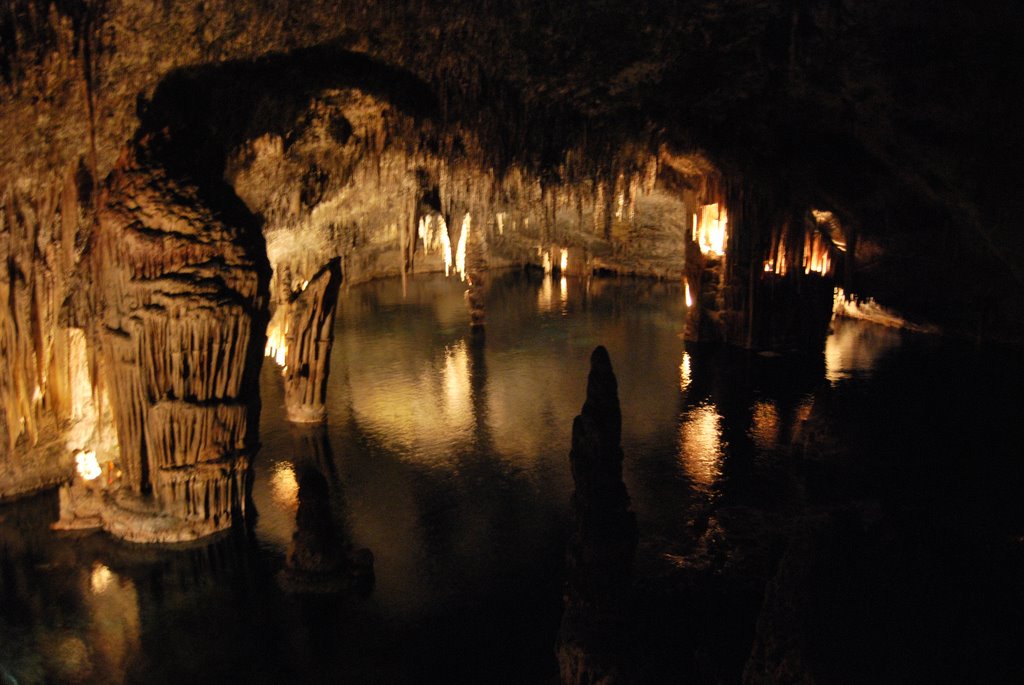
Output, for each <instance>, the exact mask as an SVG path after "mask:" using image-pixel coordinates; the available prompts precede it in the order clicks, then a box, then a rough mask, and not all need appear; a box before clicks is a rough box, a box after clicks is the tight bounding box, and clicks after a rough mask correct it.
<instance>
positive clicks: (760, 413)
mask: <svg viewBox="0 0 1024 685" xmlns="http://www.w3.org/2000/svg"><path fill="white" fill-rule="evenodd" d="M750 433H751V437H753V439H754V444H755V445H756V446H757V449H759V450H762V451H767V450H770V449H773V448H774V447H775V446H776V445H778V443H779V412H778V409H777V408H776V406H775V402H774V401H773V400H758V401H757V402H755V403H754V424H753V426H751V429H750Z"/></svg>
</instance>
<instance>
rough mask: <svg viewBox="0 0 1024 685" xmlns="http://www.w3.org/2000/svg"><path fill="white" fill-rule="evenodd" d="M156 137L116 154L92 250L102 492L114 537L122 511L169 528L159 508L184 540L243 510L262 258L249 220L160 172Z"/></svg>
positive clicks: (261, 309)
mask: <svg viewBox="0 0 1024 685" xmlns="http://www.w3.org/2000/svg"><path fill="white" fill-rule="evenodd" d="M161 142H162V141H154V140H152V139H148V138H145V137H143V138H142V139H140V140H139V141H137V142H136V143H133V144H132V146H131V147H129V149H128V150H127V151H126V152H125V154H124V156H123V157H122V160H121V162H120V164H119V166H118V168H117V169H116V170H115V171H114V172H113V173H112V175H111V177H110V178H109V179H108V181H107V183H106V185H105V188H104V191H103V194H102V196H101V199H100V202H101V208H100V212H99V227H98V230H97V232H96V234H95V236H94V244H93V247H92V249H93V253H92V259H93V260H94V261H93V269H94V270H93V277H94V279H95V283H96V286H97V287H96V289H95V291H94V293H93V296H94V303H93V307H94V311H95V312H96V314H97V320H96V321H95V323H94V325H95V327H96V344H97V346H98V347H99V349H100V365H101V368H102V369H103V375H102V378H103V379H104V380H105V381H106V382H107V383H108V384H109V388H108V391H109V394H110V401H111V405H112V408H113V414H114V422H115V424H116V427H117V433H118V442H119V445H120V450H121V469H122V470H123V472H124V484H123V485H124V488H123V489H124V490H125V492H121V493H119V496H118V497H111V498H109V504H110V508H111V514H110V516H109V517H105V518H104V524H105V526H107V527H111V526H116V527H117V528H118V529H119V530H121V531H122V534H123V533H124V529H125V527H128V528H130V527H131V524H128V523H126V522H125V518H126V515H125V512H126V511H129V512H131V514H132V517H134V518H141V519H144V518H145V517H146V516H148V515H150V514H153V515H156V516H159V517H160V518H161V520H162V523H161V524H160V525H159V526H157V529H159V530H160V531H164V530H165V529H167V528H173V525H172V524H169V523H168V522H167V521H165V520H163V519H165V518H167V517H169V518H170V519H172V520H177V521H179V522H181V524H182V531H183V533H182V536H183V537H185V538H186V539H187V538H191V537H198V536H201V535H205V534H209V533H211V532H214V531H217V530H221V529H224V528H227V527H229V526H230V525H231V524H232V521H233V519H234V515H235V514H238V513H244V509H245V503H246V497H247V484H248V478H249V459H250V458H251V455H252V450H253V449H254V446H255V445H254V434H253V431H254V427H255V416H256V413H255V412H256V411H257V409H258V404H257V403H256V398H257V388H256V382H257V377H258V370H259V365H260V360H261V359H262V348H263V327H264V326H265V321H266V317H265V311H266V306H267V272H268V268H267V264H266V257H265V252H264V251H263V247H262V239H261V237H260V236H259V233H258V232H254V230H253V228H252V224H251V221H247V220H246V217H245V215H244V213H239V214H236V215H233V216H230V217H227V216H225V215H224V214H223V213H218V212H214V211H212V210H210V209H207V205H206V202H205V201H204V199H203V196H202V194H201V193H200V192H199V190H198V189H197V188H195V187H194V186H190V185H188V183H187V182H185V181H179V180H175V179H173V178H171V176H170V175H169V174H168V172H167V171H166V170H165V169H164V168H163V167H162V166H161V165H160V163H159V162H158V161H157V159H156V158H155V157H154V155H153V149H154V148H155V147H157V146H158V145H159V144H160V143H161ZM130 496H134V497H136V498H140V502H139V504H138V505H134V504H128V503H127V500H126V498H129V497H130ZM149 498H152V499H153V500H154V502H153V503H152V504H155V509H154V508H153V506H152V505H151V504H150V503H149V502H148V501H147V500H148V499H149ZM116 509H120V510H121V511H119V512H115V511H114V510H116ZM108 519H109V520H108ZM115 522H116V523H115ZM139 526H141V527H142V528H147V526H146V525H145V524H144V523H139ZM158 534H159V535H172V536H173V537H176V538H177V537H179V536H177V535H176V534H171V533H164V532H160V533H158ZM128 537H130V538H132V539H139V538H140V537H141V538H142V539H145V537H146V536H145V534H142V535H128Z"/></svg>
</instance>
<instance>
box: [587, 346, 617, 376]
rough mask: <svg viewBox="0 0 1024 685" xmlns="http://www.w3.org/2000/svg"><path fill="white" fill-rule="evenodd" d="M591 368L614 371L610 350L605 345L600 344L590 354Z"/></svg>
mask: <svg viewBox="0 0 1024 685" xmlns="http://www.w3.org/2000/svg"><path fill="white" fill-rule="evenodd" d="M590 368H591V370H598V369H600V370H602V371H604V370H605V369H607V370H608V372H609V373H611V371H612V358H611V357H610V356H608V350H606V349H605V347H604V345H598V346H597V347H595V348H594V351H593V352H592V353H591V354H590Z"/></svg>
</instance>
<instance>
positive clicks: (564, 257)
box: [561, 247, 569, 271]
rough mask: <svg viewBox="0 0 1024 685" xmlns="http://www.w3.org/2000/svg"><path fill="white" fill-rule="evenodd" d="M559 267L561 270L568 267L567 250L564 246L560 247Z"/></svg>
mask: <svg viewBox="0 0 1024 685" xmlns="http://www.w3.org/2000/svg"><path fill="white" fill-rule="evenodd" d="M561 268H562V271H565V270H566V269H568V268H569V250H567V249H566V248H564V247H563V248H562V259H561Z"/></svg>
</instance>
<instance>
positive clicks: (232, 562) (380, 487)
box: [0, 273, 1024, 683]
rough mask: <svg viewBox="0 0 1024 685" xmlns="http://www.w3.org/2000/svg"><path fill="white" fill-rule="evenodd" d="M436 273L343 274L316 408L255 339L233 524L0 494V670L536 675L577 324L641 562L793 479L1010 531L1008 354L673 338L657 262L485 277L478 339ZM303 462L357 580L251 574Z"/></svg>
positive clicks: (798, 491)
mask: <svg viewBox="0 0 1024 685" xmlns="http://www.w3.org/2000/svg"><path fill="white" fill-rule="evenodd" d="M463 289H464V287H463V286H462V285H461V284H460V283H458V281H455V280H451V279H444V278H441V277H439V276H422V277H417V278H413V279H411V280H410V281H409V282H408V284H407V287H406V288H405V289H404V290H403V287H402V284H401V283H400V282H398V281H379V282H374V283H370V284H366V285H361V286H357V287H353V288H351V289H350V290H348V291H347V292H344V293H343V295H342V297H341V301H340V304H339V312H338V319H337V322H336V330H335V335H336V338H335V344H334V352H333V356H332V360H331V378H330V384H329V391H328V424H327V426H326V428H324V429H316V428H308V427H307V428H302V427H296V426H293V425H290V424H288V423H287V422H286V421H285V420H284V410H283V406H282V404H283V389H282V385H281V377H280V370H279V369H278V368H277V367H276V366H275V365H274V364H273V362H272V361H271V360H267V363H266V364H265V366H264V371H263V376H262V381H261V383H262V385H261V391H262V399H263V412H262V419H261V424H260V432H261V441H262V448H261V451H260V453H259V455H258V456H257V458H256V460H255V483H254V489H253V499H254V503H255V509H256V511H257V512H258V515H257V517H256V518H255V523H254V525H253V526H252V529H251V530H250V531H248V532H246V531H237V532H236V533H234V534H232V535H229V536H225V537H223V538H221V539H219V540H217V541H215V542H213V543H210V544H205V545H200V546H193V547H190V548H185V549H156V548H149V547H133V546H130V545H126V544H122V543H119V542H116V541H112V540H110V539H107V538H106V537H104V536H102V535H92V536H82V537H67V536H60V535H57V534H55V533H51V532H49V530H48V529H47V524H48V523H49V521H52V520H54V519H55V518H56V497H55V496H54V495H52V494H46V495H41V496H38V497H35V498H32V499H29V500H24V501H21V502H18V503H14V504H10V505H6V506H3V507H0V667H2V668H3V671H0V682H2V683H8V682H12V681H13V682H18V683H33V682H102V683H119V682H150V683H160V682H168V683H172V682H173V683H178V682H250V683H262V682H266V683H286V682H319V681H331V682H341V681H346V682H549V681H551V680H552V679H553V678H557V675H556V674H557V670H556V669H557V667H556V663H555V659H554V652H553V646H554V641H555V637H556V633H557V629H558V623H559V619H560V614H561V601H562V582H561V570H562V563H563V557H564V545H565V541H566V538H567V535H568V530H569V525H570V518H569V517H570V510H569V498H570V494H571V492H572V479H571V476H570V472H569V464H568V451H569V445H570V431H571V426H572V419H573V417H574V416H575V415H576V414H577V413H578V412H579V409H580V406H581V405H582V402H583V399H584V394H585V387H586V376H587V371H588V359H589V355H590V352H591V350H592V349H593V347H594V346H595V345H598V344H602V345H604V346H605V347H607V348H608V350H609V353H610V355H611V358H612V362H613V365H614V368H615V372H616V375H617V377H618V382H619V394H620V402H621V404H622V413H623V447H624V450H625V454H626V462H625V465H624V479H625V481H626V485H627V488H628V490H629V492H630V495H631V497H632V500H633V509H634V510H635V512H636V513H637V519H638V524H639V528H640V531H641V541H640V548H639V552H638V557H637V573H638V575H639V576H640V577H641V579H642V578H644V577H650V576H658V575H661V576H664V575H665V574H670V573H672V572H673V571H672V569H685V568H687V567H688V566H693V565H694V564H696V563H697V562H695V561H694V560H695V559H696V558H697V557H698V556H700V555H701V554H705V555H706V553H707V544H708V543H707V539H708V537H709V535H708V531H709V530H713V531H715V534H716V535H719V536H728V535H735V536H736V539H737V540H738V542H737V543H736V544H735V545H734V546H733V549H734V550H740V551H742V550H743V549H745V545H746V546H747V547H750V548H751V549H753V548H756V547H757V546H758V545H759V544H761V543H760V541H759V540H755V539H754V538H757V537H762V538H763V537H764V535H763V534H762V532H759V531H761V529H759V528H758V527H757V526H750V525H747V524H739V525H734V526H733V527H732V529H730V526H729V521H730V520H731V521H736V520H741V519H742V520H751V519H752V518H753V519H756V520H757V521H759V522H760V524H759V525H761V527H762V529H763V528H764V526H765V524H764V521H765V520H768V521H778V520H785V517H786V516H792V514H793V512H794V511H802V510H804V509H806V508H807V507H808V506H813V505H814V502H815V501H816V500H827V501H832V502H836V501H838V502H846V501H851V502H852V501H857V502H859V501H862V500H865V499H868V500H871V501H873V502H879V503H880V505H879V506H891V505H892V504H893V502H895V501H898V502H900V506H902V503H903V502H904V501H906V502H908V503H910V504H912V505H914V506H920V507H922V508H925V509H928V510H929V511H931V510H932V509H931V508H932V507H940V508H941V509H942V511H943V512H946V513H949V514H950V515H952V516H956V517H958V520H959V521H962V522H963V525H964V526H966V527H967V529H968V530H969V531H972V532H971V533H970V534H971V535H973V534H974V532H978V534H980V535H983V536H986V537H992V538H993V539H998V540H1004V539H1005V540H1011V541H1012V540H1013V539H1015V538H1014V536H1015V535H1024V526H1022V521H1024V515H1022V508H1021V505H1020V501H1019V497H1018V494H1019V487H1020V485H1021V483H1022V481H1024V479H1022V478H1021V469H1020V466H1019V464H1018V460H1019V457H1017V456H1016V455H1015V454H1014V456H1013V458H1011V456H1010V453H1008V452H1006V451H1005V450H1006V449H1011V448H1008V447H1007V446H1009V445H1012V444H1014V441H1015V440H1017V439H1018V438H1019V437H1020V436H1021V427H1020V425H1019V424H1020V421H1019V418H1020V417H1019V416H1017V421H1016V423H1014V421H1013V418H1012V417H1013V416H1014V413H1015V410H1014V408H1013V405H1007V404H1005V403H1003V402H1002V401H1001V400H1000V397H1001V395H1000V393H1001V392H1002V390H1001V387H1000V386H1006V385H1009V384H1010V381H1008V380H1007V379H1008V378H1013V377H1015V376H1014V375H1013V374H1016V373H1017V371H1018V367H1016V366H1013V363H1014V362H1012V361H1011V362H1004V361H999V362H998V363H997V362H995V361H993V360H992V359H991V358H984V357H982V356H980V355H977V354H975V353H974V352H973V351H972V350H962V349H959V348H957V347H956V346H955V345H952V344H951V343H948V342H944V341H941V340H939V339H924V338H921V337H919V336H912V335H910V334H902V333H900V332H898V331H893V330H891V329H884V328H879V327H876V326H873V325H871V324H863V323H857V322H842V323H841V325H837V326H836V328H835V330H834V332H833V333H832V335H831V336H830V337H829V339H828V343H827V345H826V348H825V350H824V353H823V354H822V355H815V356H813V357H812V358H810V359H806V358H800V359H793V358H789V357H781V358H776V357H764V356H758V355H751V354H748V353H744V352H740V351H734V350H732V351H730V350H722V349H716V348H703V347H687V346H684V344H683V342H682V339H681V332H682V326H683V320H684V314H685V306H684V304H683V296H682V293H681V291H680V288H679V287H678V284H674V283H661V282H655V281H646V280H630V279H590V280H580V279H572V278H570V279H551V278H543V277H541V276H539V275H529V274H524V273H507V274H502V275H500V276H495V277H494V279H493V281H492V283H491V284H490V286H489V292H488V296H487V316H488V320H487V331H486V340H480V339H477V338H474V337H473V336H472V335H471V334H470V333H469V331H468V327H467V313H466V308H465V304H464V301H463ZM1005 364H1010V366H1009V367H1007V366H1005ZM1018 444H1019V443H1018ZM808 451H810V452H813V455H812V456H808ZM795 455H797V456H795ZM798 456H799V458H798ZM797 462H799V463H809V464H812V465H814V464H817V463H819V462H825V463H830V462H835V463H837V464H841V466H840V467H837V468H835V469H824V471H823V472H824V473H825V474H826V475H825V476H821V475H820V472H822V469H817V468H816V467H815V468H809V469H805V468H802V467H800V468H798V467H797V466H795V464H796V463H797ZM311 467H312V468H316V469H317V470H319V471H321V472H322V473H323V474H324V475H325V477H326V478H327V481H328V483H329V487H330V492H331V504H332V510H333V512H334V515H335V518H336V520H337V523H338V526H339V528H340V529H341V530H342V531H343V533H344V536H345V538H346V539H347V540H348V541H349V542H350V543H351V544H352V546H353V547H355V548H367V549H369V550H370V551H371V552H372V554H373V557H374V575H375V582H374V584H373V587H372V589H371V590H370V591H369V592H368V593H367V592H357V591H351V592H344V593H342V594H341V595H339V596H335V597H301V596H294V595H289V594H287V593H285V592H283V591H282V590H281V588H280V586H279V584H278V582H277V576H278V572H279V571H280V569H281V568H282V567H283V565H284V557H285V552H286V550H287V547H288V544H289V541H290V540H291V536H292V534H293V532H294V531H295V515H296V511H297V505H298V499H297V498H298V483H297V474H298V473H299V472H300V471H301V470H302V469H304V468H311ZM808 474H809V475H808ZM837 474H838V475H837ZM729 512H732V513H731V514H730V513H729ZM736 512H747V513H746V514H744V515H743V516H738V515H737V514H736ZM749 512H755V513H756V515H755V516H752V515H751V514H750V513H749ZM730 517H731V518H730ZM723 522H724V523H723ZM767 525H768V527H769V528H771V527H772V526H773V525H774V524H767ZM775 528H777V529H781V528H782V525H781V524H779V525H775ZM778 532H779V531H778V530H774V529H773V532H772V533H771V534H772V535H776V534H778ZM744 536H746V538H745V537H744ZM745 539H750V542H749V543H748V542H745ZM1022 539H1024V538H1022ZM702 563H707V562H706V561H705V562H702ZM767 574H768V575H770V572H767ZM979 577H987V576H985V575H984V574H980V575H979ZM972 580H975V579H972ZM752 607H753V610H754V611H755V613H754V615H755V617H756V608H757V607H756V606H753V605H752ZM748 623H749V622H748ZM745 630H746V631H747V632H746V633H742V631H741V635H740V638H738V642H739V644H740V646H741V647H742V648H743V649H746V650H747V653H749V647H748V645H749V638H750V637H752V632H753V628H752V627H751V626H750V625H747V627H746V628H745ZM685 648H686V646H685V645H680V646H679V649H685ZM737 654H739V652H737ZM723 658H724V659H734V657H733V656H731V655H730V656H726V657H723ZM734 660H738V663H735V664H731V665H729V668H731V669H732V670H731V671H728V669H726V670H727V671H728V672H727V673H726V676H728V677H726V679H727V680H731V679H735V678H736V677H738V675H739V673H741V672H742V668H743V661H742V656H738V657H735V659H734Z"/></svg>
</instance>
